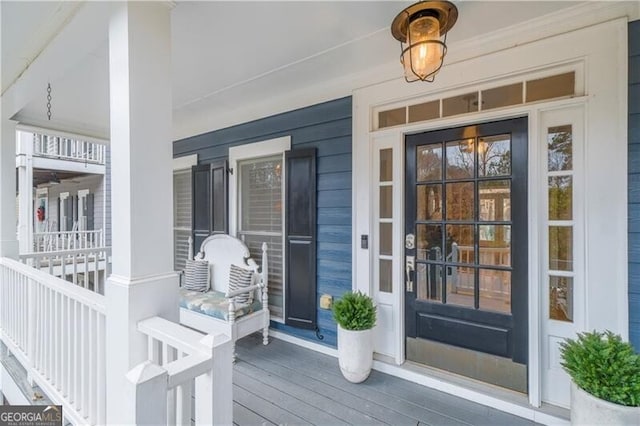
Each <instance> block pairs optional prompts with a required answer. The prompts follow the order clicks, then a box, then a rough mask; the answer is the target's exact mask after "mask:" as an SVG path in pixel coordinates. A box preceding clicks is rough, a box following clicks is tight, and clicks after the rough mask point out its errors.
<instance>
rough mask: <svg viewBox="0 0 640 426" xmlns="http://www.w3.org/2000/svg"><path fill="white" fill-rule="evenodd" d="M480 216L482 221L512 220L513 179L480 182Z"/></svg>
mask: <svg viewBox="0 0 640 426" xmlns="http://www.w3.org/2000/svg"><path fill="white" fill-rule="evenodd" d="M478 197H479V198H480V201H479V202H480V205H479V206H478V217H479V219H480V220H482V221H494V220H496V221H508V220H511V181H510V180H489V181H484V182H478Z"/></svg>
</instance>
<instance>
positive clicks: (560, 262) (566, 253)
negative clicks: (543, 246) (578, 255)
mask: <svg viewBox="0 0 640 426" xmlns="http://www.w3.org/2000/svg"><path fill="white" fill-rule="evenodd" d="M549 269H551V270H554V271H573V228H572V227H570V226H550V227H549Z"/></svg>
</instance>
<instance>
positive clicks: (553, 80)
mask: <svg viewBox="0 0 640 426" xmlns="http://www.w3.org/2000/svg"><path fill="white" fill-rule="evenodd" d="M575 82H576V75H575V72H573V71H571V72H568V73H564V74H559V75H553V76H551V77H544V78H539V79H537V80H529V81H527V102H535V101H539V100H542V99H552V98H559V97H561V96H569V95H573V94H574V91H575Z"/></svg>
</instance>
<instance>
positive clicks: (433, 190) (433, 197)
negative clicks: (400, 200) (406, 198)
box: [416, 185, 442, 220]
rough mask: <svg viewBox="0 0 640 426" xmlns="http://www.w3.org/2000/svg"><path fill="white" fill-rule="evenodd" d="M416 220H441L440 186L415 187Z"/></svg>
mask: <svg viewBox="0 0 640 426" xmlns="http://www.w3.org/2000/svg"><path fill="white" fill-rule="evenodd" d="M416 190H417V192H418V201H417V207H416V208H417V211H416V218H417V219H418V220H441V219H442V185H417V186H416Z"/></svg>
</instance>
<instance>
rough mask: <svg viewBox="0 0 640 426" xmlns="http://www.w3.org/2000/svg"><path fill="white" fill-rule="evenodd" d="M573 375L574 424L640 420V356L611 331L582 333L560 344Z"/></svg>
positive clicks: (636, 421)
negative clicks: (574, 338)
mask: <svg viewBox="0 0 640 426" xmlns="http://www.w3.org/2000/svg"><path fill="white" fill-rule="evenodd" d="M560 347H561V349H560V350H561V354H562V367H564V369H565V371H566V372H567V373H569V376H571V381H572V383H571V424H574V425H581V424H608V425H614V424H615V425H629V424H638V422H640V355H638V354H637V353H635V351H634V350H633V347H632V346H631V344H630V343H628V342H623V341H622V338H621V337H620V336H618V335H616V334H614V333H612V332H610V331H606V332H604V333H599V332H596V331H593V332H587V333H578V338H577V339H576V340H573V339H567V340H566V341H565V342H563V343H561V344H560Z"/></svg>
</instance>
